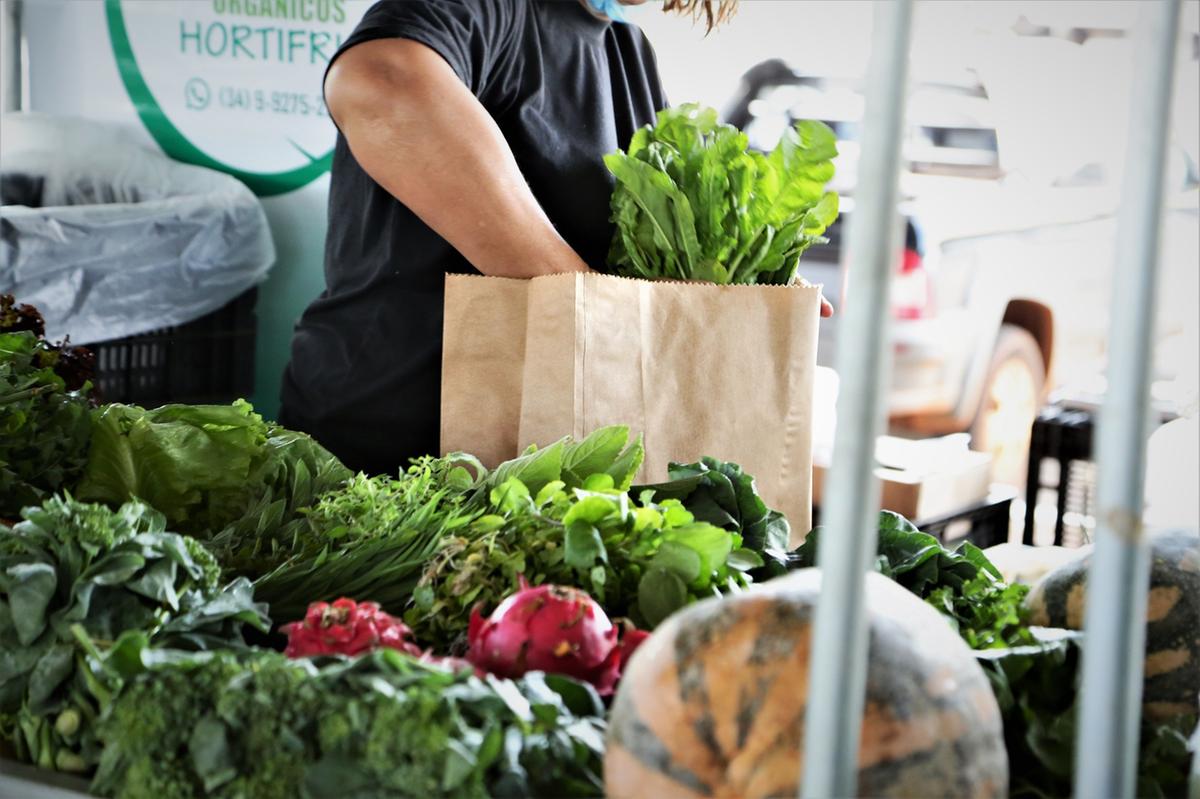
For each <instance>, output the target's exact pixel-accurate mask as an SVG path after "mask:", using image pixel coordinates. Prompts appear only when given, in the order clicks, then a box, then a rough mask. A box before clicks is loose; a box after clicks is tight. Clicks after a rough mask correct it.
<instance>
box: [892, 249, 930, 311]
mask: <svg viewBox="0 0 1200 799" xmlns="http://www.w3.org/2000/svg"><path fill="white" fill-rule="evenodd" d="M892 314H893V315H894V316H895V318H897V319H924V318H926V317H928V316H932V315H933V296H932V293H931V291H930V285H929V272H927V271H926V270H925V266H924V264H923V263H922V261H921V254H920V253H919V252H917V251H916V250H914V249H912V248H905V250H904V253H903V255H902V256H901V259H900V268H899V270H898V271H897V273H896V276H895V277H894V278H893V279H892Z"/></svg>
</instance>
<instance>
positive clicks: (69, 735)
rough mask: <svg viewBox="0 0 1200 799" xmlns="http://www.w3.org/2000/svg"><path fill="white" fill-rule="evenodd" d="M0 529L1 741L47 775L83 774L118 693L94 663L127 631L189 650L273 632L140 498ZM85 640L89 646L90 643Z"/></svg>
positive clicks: (247, 592) (61, 505)
mask: <svg viewBox="0 0 1200 799" xmlns="http://www.w3.org/2000/svg"><path fill="white" fill-rule="evenodd" d="M23 513H24V517H25V520H24V521H22V522H20V523H19V524H17V525H16V526H15V527H12V528H8V527H0V736H3V737H5V738H8V739H10V740H11V741H12V742H13V744H14V746H15V748H16V751H17V754H18V756H19V757H21V758H23V759H26V760H29V761H31V762H34V763H37V764H38V765H39V766H41V767H43V768H57V769H60V770H65V771H84V770H87V769H89V768H91V767H92V766H94V765H95V764H96V762H97V760H98V758H99V755H100V745H99V742H98V741H97V739H96V734H95V729H94V723H95V720H96V718H97V716H98V715H99V713H100V712H101V711H102V710H103V708H104V706H105V705H106V703H107V702H108V699H109V694H110V693H111V691H112V690H113V688H114V685H113V684H112V682H111V681H109V680H107V679H106V678H105V677H104V675H103V674H101V673H99V672H98V671H97V670H96V669H94V668H93V664H92V662H91V661H90V660H89V658H90V656H91V655H92V654H94V653H96V652H98V651H102V650H107V649H109V648H110V647H111V646H112V645H113V642H115V641H116V640H117V639H118V638H119V637H120V636H122V635H136V636H140V637H142V638H144V639H145V640H147V641H153V642H154V643H155V644H166V645H170V646H173V647H179V648H186V649H207V648H213V647H222V648H223V647H231V646H238V645H241V643H242V638H241V630H242V628H243V626H244V625H251V626H254V627H257V628H258V629H260V630H266V629H267V626H268V623H267V619H266V614H265V608H264V607H263V606H261V605H256V604H255V603H254V601H253V596H252V591H251V588H250V584H249V582H247V581H246V580H244V579H240V580H236V581H234V582H232V583H230V584H229V585H228V586H226V587H225V588H223V589H222V588H221V587H220V586H219V584H218V581H219V574H220V569H219V568H218V566H217V563H216V561H215V560H214V559H213V557H212V555H211V554H209V553H208V551H207V550H205V548H204V547H203V545H201V544H200V543H199V542H197V541H196V540H195V539H192V538H188V537H186V536H181V535H177V534H175V533H171V532H167V531H166V523H165V519H164V518H163V516H162V514H160V513H158V512H157V511H155V510H153V509H152V508H149V507H148V506H146V505H145V504H143V503H142V502H139V501H132V502H129V503H126V504H125V505H122V506H121V507H119V508H118V509H116V510H115V511H114V510H110V509H108V508H107V507H105V506H103V505H95V504H86V503H82V502H78V501H76V500H74V499H71V498H70V497H69V496H67V497H61V496H56V497H52V498H51V499H49V500H47V501H46V502H45V503H44V504H43V505H41V506H35V507H28V508H26V509H25V510H24V512H23ZM81 639H82V640H87V641H88V644H87V645H86V646H83V645H81Z"/></svg>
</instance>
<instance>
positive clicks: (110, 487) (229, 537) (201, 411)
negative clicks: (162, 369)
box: [78, 400, 351, 576]
mask: <svg viewBox="0 0 1200 799" xmlns="http://www.w3.org/2000/svg"><path fill="white" fill-rule="evenodd" d="M92 437H93V440H92V448H91V452H90V454H89V456H88V461H87V468H86V470H85V472H84V475H83V480H82V481H81V483H80V485H79V491H78V493H79V496H80V498H82V499H85V500H89V501H95V502H106V503H108V504H110V505H114V506H115V505H119V504H121V503H122V502H125V501H127V500H129V499H130V498H132V497H138V498H139V499H142V500H144V501H146V502H148V503H149V504H150V505H152V506H153V507H154V508H156V509H157V510H159V511H161V512H162V513H163V514H165V515H166V517H167V522H168V524H169V525H170V526H171V528H172V529H177V530H179V531H180V532H183V533H187V534H189V535H193V536H195V537H197V538H200V539H201V540H204V541H211V542H212V549H213V554H214V555H216V557H217V560H218V561H220V562H221V564H222V566H225V567H228V568H230V569H232V570H233V571H234V572H235V573H241V572H243V571H244V572H245V573H246V574H249V575H252V576H256V575H257V574H258V573H261V571H264V570H265V569H264V567H263V566H262V565H261V562H262V561H265V562H267V563H273V562H274V561H275V560H276V559H282V557H284V556H282V555H279V554H277V553H275V552H272V551H266V552H264V551H263V547H264V546H266V545H272V546H274V545H280V544H279V542H283V541H286V540H288V533H289V531H290V530H293V529H295V525H296V523H297V522H298V520H299V519H300V510H301V509H302V508H304V507H307V506H309V505H311V504H312V503H313V502H314V501H316V499H317V497H319V496H320V495H321V494H323V493H325V492H327V491H329V490H331V489H334V488H336V487H337V486H339V485H341V484H342V483H344V482H345V481H346V480H348V479H349V478H350V476H351V473H350V470H349V469H347V468H346V467H345V466H343V465H342V464H341V462H340V461H338V460H337V458H335V457H334V456H333V455H331V454H330V453H329V452H328V451H326V450H325V449H324V448H323V447H321V446H320V445H319V444H317V443H316V442H315V441H313V440H312V439H311V438H309V437H308V436H306V435H304V434H303V433H296V432H293V431H291V430H286V429H284V428H282V427H279V426H277V425H273V424H268V423H267V422H265V421H263V418H262V417H261V416H259V415H258V414H257V413H255V412H254V409H253V408H252V407H251V406H250V404H249V403H248V402H246V401H244V400H238V401H237V402H234V403H233V404H232V405H164V406H162V407H161V408H155V409H153V410H146V409H144V408H139V407H137V406H136V405H120V404H112V405H106V406H104V407H103V408H100V409H99V410H97V411H96V412H95V414H94V422H93V434H92Z"/></svg>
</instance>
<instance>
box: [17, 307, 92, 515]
mask: <svg viewBox="0 0 1200 799" xmlns="http://www.w3.org/2000/svg"><path fill="white" fill-rule="evenodd" d="M61 357H62V353H61V350H60V349H59V348H57V347H54V346H53V345H51V344H49V343H48V342H46V341H45V340H44V339H42V338H40V337H39V336H38V335H37V334H35V333H33V332H30V331H26V330H22V331H17V332H3V331H2V330H0V517H7V518H15V517H16V516H17V514H18V513H19V512H20V510H21V508H22V507H24V506H25V505H32V504H35V503H38V502H41V501H42V500H43V499H44V498H45V497H47V496H49V495H50V494H51V493H53V492H55V491H58V490H60V489H63V488H70V487H71V486H73V484H74V482H75V481H76V480H77V479H78V478H79V476H80V475H81V474H82V472H83V468H84V464H85V463H86V461H87V453H88V442H89V440H90V437H91V425H90V424H89V421H88V411H89V400H88V393H89V391H90V388H91V385H90V384H89V383H84V384H83V385H81V386H78V387H74V388H72V387H69V386H68V384H67V381H66V380H65V379H64V378H63V376H61V375H60V374H58V372H56V371H55V366H57V365H58V363H59V360H60V358H61Z"/></svg>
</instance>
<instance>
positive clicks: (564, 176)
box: [280, 0, 735, 473]
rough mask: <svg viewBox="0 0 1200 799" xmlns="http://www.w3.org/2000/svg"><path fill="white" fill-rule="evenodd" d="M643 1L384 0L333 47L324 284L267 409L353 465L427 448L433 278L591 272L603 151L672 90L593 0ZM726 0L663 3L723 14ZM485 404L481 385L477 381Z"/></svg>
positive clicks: (437, 298)
mask: <svg viewBox="0 0 1200 799" xmlns="http://www.w3.org/2000/svg"><path fill="white" fill-rule="evenodd" d="M621 2H623V3H628V4H637V3H640V2H643V0H380V1H379V2H377V3H376V4H375V5H374V6H372V7H371V8H370V10H369V11H368V12H367V13H366V15H365V16H364V18H363V20H362V22H361V23H360V24H359V25H358V27H357V28H356V29H355V30H354V32H353V33H352V34H351V36H350V37H349V38H348V39H347V40H346V42H345V43H344V44H343V45H342V47H341V48H340V49H339V50H338V52H337V53H336V54H335V55H334V57H333V59H332V60H331V62H330V66H329V69H328V71H327V73H326V79H325V95H326V100H327V103H328V107H329V112H330V115H331V116H332V118H333V119H334V121H335V122H336V124H337V127H338V137H337V143H336V146H335V149H334V154H333V166H332V176H331V178H332V179H331V185H330V192H329V230H328V236H327V240H326V248H325V281H326V289H325V291H324V292H323V293H322V294H321V295H320V297H318V298H317V299H316V300H315V301H314V302H313V303H312V304H311V305H310V306H309V307H308V309H307V310H306V311H305V313H304V315H303V317H302V318H301V320H300V322H299V324H298V325H297V327H296V331H295V336H294V338H293V341H292V352H291V360H290V362H289V364H288V366H287V369H286V372H285V374H284V381H283V391H282V409H281V413H280V421H281V422H282V423H283V424H285V425H286V426H288V427H291V428H294V429H298V430H302V431H306V432H309V433H311V434H312V435H313V436H314V437H315V438H316V439H317V440H318V441H319V442H321V443H322V444H323V445H324V446H326V447H327V448H328V449H330V451H332V452H333V453H334V454H335V455H337V456H338V457H339V458H341V459H342V460H343V461H344V462H345V463H346V464H347V465H348V466H350V467H351V468H354V469H358V470H363V471H366V472H368V473H395V472H396V470H397V469H399V468H402V467H403V466H405V465H406V464H407V463H408V459H409V458H412V457H415V456H418V455H423V454H430V453H436V452H437V449H438V431H439V405H440V389H441V342H442V301H443V282H444V276H445V274H446V273H447V272H460V273H461V272H471V273H474V272H478V273H482V274H485V275H499V276H506V277H521V278H528V277H535V276H537V275H544V274H551V273H559V272H574V271H586V270H588V269H589V268H592V269H603V268H604V266H605V255H606V253H607V250H608V244H609V240H610V238H611V236H612V228H611V225H610V222H609V197H610V194H611V192H612V187H613V179H612V177H611V176H610V175H609V173H608V171H607V169H606V168H605V166H604V163H603V160H602V156H603V155H604V154H605V153H609V152H612V151H614V150H616V149H617V148H618V147H621V148H624V147H626V146H627V145H628V143H629V139H630V137H631V136H632V135H633V132H634V131H635V130H637V129H638V128H639V127H641V126H643V125H646V124H650V123H653V121H654V117H655V114H656V112H657V111H658V110H660V109H662V108H663V107H665V106H666V102H667V101H666V97H665V96H664V94H663V88H662V85H661V83H660V81H659V76H658V69H657V66H656V63H655V57H654V51H653V50H652V49H651V47H650V43H649V42H648V41H647V40H646V37H645V36H644V35H643V33H642V31H641V30H640V29H639V28H637V27H636V26H633V25H629V24H624V23H614V22H613V21H612V20H611V19H610V18H609V17H608V16H606V15H604V14H602V13H599V12H598V11H597V9H598V8H605V7H607V8H609V9H613V12H612V13H613V16H618V14H617V13H616V10H618V8H619V7H618V5H617V3H621ZM734 2H735V0H720V2H719V4H718V3H717V2H715V0H667V2H666V3H665V4H664V9H665V10H683V11H691V12H702V11H703V12H707V15H708V22H709V26H710V27H711V25H712V22H713V17H714V6H717V8H716V10H715V13H716V15H717V16H722V15H724V13H725V12H727V11H729V10H730V8H731V7H732V5H733V3H734ZM479 401H480V402H487V397H480V398H479Z"/></svg>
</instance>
